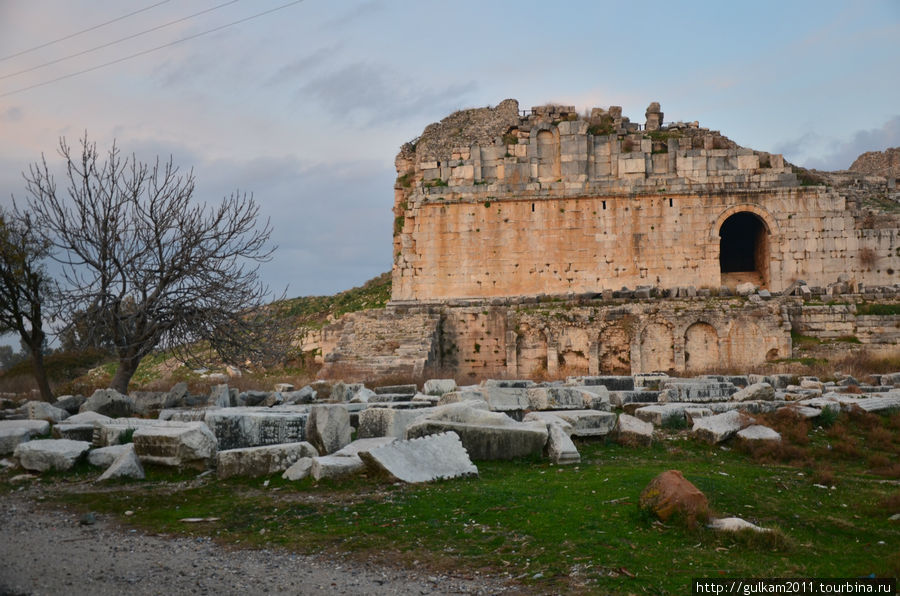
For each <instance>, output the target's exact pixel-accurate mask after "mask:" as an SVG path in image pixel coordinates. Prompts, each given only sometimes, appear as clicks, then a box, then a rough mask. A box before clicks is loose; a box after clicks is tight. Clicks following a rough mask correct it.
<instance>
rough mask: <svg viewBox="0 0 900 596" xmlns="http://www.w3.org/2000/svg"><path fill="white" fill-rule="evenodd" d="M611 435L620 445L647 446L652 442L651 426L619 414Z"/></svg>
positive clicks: (632, 417)
mask: <svg viewBox="0 0 900 596" xmlns="http://www.w3.org/2000/svg"><path fill="white" fill-rule="evenodd" d="M613 434H614V435H615V439H616V442H618V443H619V444H621V445H629V446H637V445H643V446H649V445H650V444H651V443H652V442H653V425H652V424H650V423H649V422H644V421H643V420H640V419H638V418H635V417H634V416H629V415H628V414H620V415H619V420H618V422H617V423H616V430H615V432H614V433H613Z"/></svg>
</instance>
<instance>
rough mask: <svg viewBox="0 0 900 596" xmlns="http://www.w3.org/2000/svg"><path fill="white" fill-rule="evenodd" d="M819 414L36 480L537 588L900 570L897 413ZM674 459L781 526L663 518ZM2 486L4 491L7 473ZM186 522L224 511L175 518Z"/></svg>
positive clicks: (243, 539)
mask: <svg viewBox="0 0 900 596" xmlns="http://www.w3.org/2000/svg"><path fill="white" fill-rule="evenodd" d="M782 423H784V424H788V423H790V421H782ZM826 424H827V426H823V427H819V428H817V427H811V428H809V432H808V434H806V435H805V436H806V440H805V441H804V439H803V438H802V437H803V436H804V435H803V433H799V432H795V433H794V434H793V435H790V436H787V437H786V440H785V446H784V448H783V449H780V450H775V451H772V450H768V451H761V450H754V449H745V448H742V447H741V446H739V445H730V446H728V447H724V448H723V447H721V446H711V445H704V444H698V443H697V442H695V441H694V440H693V439H689V438H687V434H686V433H684V432H676V433H669V434H668V435H666V436H665V438H664V439H663V440H661V441H658V442H657V443H656V444H654V446H652V447H649V448H626V447H621V446H618V445H616V444H613V443H610V442H585V443H579V444H578V447H579V450H580V451H581V454H582V463H581V464H580V465H577V466H569V467H559V466H554V465H551V464H549V463H548V462H546V461H544V460H540V459H533V460H520V461H513V462H476V463H477V464H478V468H479V471H480V477H478V478H472V479H462V480H450V481H442V482H437V483H433V484H428V485H404V484H390V483H385V482H383V481H379V480H378V479H374V478H366V477H363V478H354V479H349V480H346V481H343V482H321V483H319V484H314V483H313V482H312V481H309V480H306V481H302V482H298V483H291V482H286V481H284V480H282V479H281V478H280V477H279V476H273V477H271V478H267V479H262V478H261V479H254V480H246V479H243V480H237V479H235V480H227V481H218V480H216V479H215V478H214V477H211V476H206V477H203V478H197V477H195V475H194V474H186V475H185V474H178V473H175V472H171V471H165V470H160V469H151V470H148V480H147V481H144V482H127V483H121V484H114V485H111V486H106V487H98V486H95V485H93V484H91V483H90V480H92V479H93V478H94V477H96V475H97V472H96V471H94V470H89V469H86V468H85V467H82V468H79V470H78V471H77V472H75V473H74V474H71V473H70V474H66V475H59V474H54V475H50V476H45V477H44V478H42V479H41V480H40V482H41V484H43V485H45V488H46V492H45V493H44V494H45V498H46V499H47V500H48V501H51V502H56V503H61V504H65V505H68V506H74V507H76V508H77V509H82V510H93V511H97V512H102V513H108V514H113V515H116V516H118V517H120V518H121V520H123V522H124V523H127V524H129V525H134V526H136V527H140V528H145V529H149V530H152V531H155V532H165V533H179V534H196V535H208V536H211V537H213V538H215V539H216V540H219V541H221V542H224V543H229V544H235V545H240V546H243V545H246V546H252V547H256V546H259V547H262V546H281V547H285V548H288V549H292V550H295V551H298V552H325V553H328V552H334V551H342V552H350V553H356V554H358V555H360V556H365V557H367V558H373V557H374V558H375V559H379V560H382V561H384V562H385V563H388V564H399V565H416V566H429V567H432V568H435V569H448V568H453V569H460V568H463V569H469V570H473V571H474V570H479V571H481V572H482V573H484V572H488V573H495V574H499V575H506V576H508V577H509V578H510V579H511V580H513V581H515V582H516V583H519V584H522V585H524V586H525V588H526V589H527V590H528V591H536V592H582V591H583V592H593V593H609V594H684V593H686V592H687V591H688V590H689V585H690V580H691V578H693V577H726V576H731V577H733V576H757V577H772V576H780V577H807V576H818V577H848V576H851V577H852V576H867V575H869V574H875V575H877V576H893V577H897V576H898V575H900V522H898V521H891V520H890V519H889V518H890V516H891V515H893V514H895V513H898V512H900V481H898V480H897V477H898V474H897V469H896V465H895V466H894V467H893V468H892V467H891V466H890V465H889V464H890V463H892V462H893V463H894V464H896V462H897V454H898V452H900V432H898V428H897V427H898V426H900V414H898V413H893V414H892V415H890V416H874V417H873V416H872V415H865V416H859V415H857V416H855V417H853V416H850V415H848V414H841V416H840V417H838V418H836V419H829V420H827V421H826ZM878 429H881V431H878ZM885 430H887V431H888V435H887V437H885V435H884V432H883V431H885ZM879 437H880V438H879ZM867 442H872V443H877V444H876V445H874V446H873V447H872V448H871V449H869V448H868V447H867V445H866V443H867ZM848 445H849V446H850V447H853V448H855V449H857V451H856V452H854V451H853V449H850V448H848ZM859 450H862V452H860V451H859ZM761 462H767V463H761ZM784 462H789V463H784ZM885 462H887V463H885ZM876 466H882V467H881V468H878V467H876ZM885 466H886V467H885ZM668 469H678V470H681V471H682V472H683V473H684V475H685V477H686V478H687V479H688V480H690V481H691V482H693V483H694V484H695V485H696V486H697V487H698V488H700V490H702V491H703V492H704V493H705V494H706V495H707V497H708V498H709V501H710V506H711V508H712V510H713V512H714V513H715V514H716V515H718V516H739V517H742V518H744V519H747V520H749V521H752V522H754V523H757V524H759V525H762V526H764V527H767V528H773V529H775V530H776V531H775V532H773V533H771V534H765V535H758V534H753V533H741V534H718V533H714V532H712V531H710V530H708V529H705V528H696V529H690V528H687V527H684V526H683V525H679V524H677V523H675V524H662V523H660V522H659V521H656V520H655V519H654V518H653V517H652V516H650V515H649V514H647V513H645V512H642V511H640V509H639V508H638V505H637V502H638V496H639V494H640V492H641V490H642V489H643V488H644V486H646V485H647V483H648V482H649V481H650V480H651V479H652V478H653V477H654V476H655V475H657V474H658V473H660V472H662V471H664V470H668ZM823 483H824V484H823ZM0 486H2V487H4V488H3V490H12V487H11V486H10V485H9V483H8V482H7V481H6V480H5V479H4V480H2V481H0ZM125 511H133V512H134V513H133V515H130V516H128V517H126V516H125V515H124V513H125ZM187 517H203V518H208V517H214V518H219V520H218V521H214V522H208V523H202V524H187V523H183V522H181V521H179V520H181V519H183V518H187Z"/></svg>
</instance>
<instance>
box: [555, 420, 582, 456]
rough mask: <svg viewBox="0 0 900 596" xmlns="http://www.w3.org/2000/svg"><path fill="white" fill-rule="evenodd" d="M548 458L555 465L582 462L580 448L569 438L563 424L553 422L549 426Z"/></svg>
mask: <svg viewBox="0 0 900 596" xmlns="http://www.w3.org/2000/svg"><path fill="white" fill-rule="evenodd" d="M547 435H548V436H547V457H549V458H550V461H552V462H553V463H555V464H558V465H564V464H577V463H579V462H580V461H581V454H580V453H578V448H577V447H575V443H573V442H572V439H571V438H570V437H569V435H568V433H567V432H566V430H565V428H564V427H563V425H562V424H559V423H557V422H551V423H549V424H548V425H547Z"/></svg>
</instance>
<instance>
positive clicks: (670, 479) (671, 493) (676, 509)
mask: <svg viewBox="0 0 900 596" xmlns="http://www.w3.org/2000/svg"><path fill="white" fill-rule="evenodd" d="M639 503H640V507H641V509H645V510H649V511H651V512H653V514H654V515H656V516H657V517H658V518H659V519H661V520H662V521H668V520H669V519H671V518H672V517H673V516H676V515H677V516H680V517H681V518H683V519H684V521H685V523H687V524H688V525H689V526H693V525H696V524H697V522H705V521H706V520H707V519H708V518H709V500H708V499H707V498H706V495H704V494H703V493H702V492H700V489H698V488H697V487H696V486H694V485H693V484H692V483H691V482H690V481H689V480H687V479H686V478H685V477H684V475H683V474H682V473H681V472H680V471H678V470H667V471H665V472H663V473H662V474H660V475H659V476H657V477H656V478H654V479H653V480H651V481H650V484H648V485H647V486H646V488H644V490H643V491H642V492H641V496H640V501H639Z"/></svg>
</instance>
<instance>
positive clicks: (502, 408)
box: [438, 385, 531, 412]
mask: <svg viewBox="0 0 900 596" xmlns="http://www.w3.org/2000/svg"><path fill="white" fill-rule="evenodd" d="M482 394H483V395H484V400H485V401H486V402H487V403H488V406H490V408H491V410H492V411H494V412H522V411H525V410H527V409H529V408H531V400H530V399H529V398H528V390H527V389H525V388H522V387H501V386H494V385H487V386H485V387H484V388H483V389H482ZM444 397H446V396H444ZM438 403H440V402H438Z"/></svg>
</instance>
